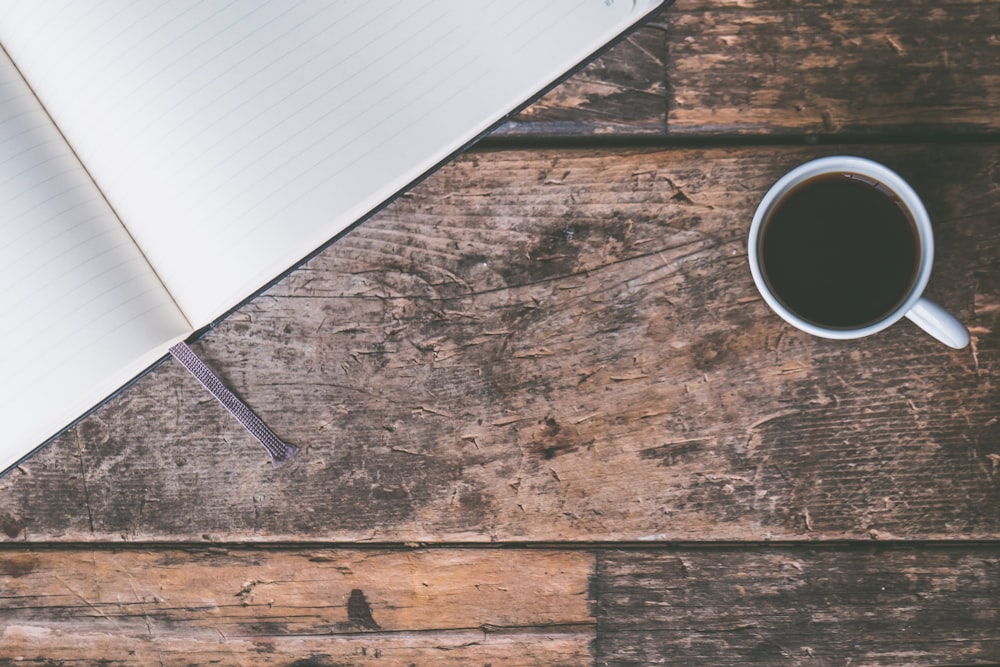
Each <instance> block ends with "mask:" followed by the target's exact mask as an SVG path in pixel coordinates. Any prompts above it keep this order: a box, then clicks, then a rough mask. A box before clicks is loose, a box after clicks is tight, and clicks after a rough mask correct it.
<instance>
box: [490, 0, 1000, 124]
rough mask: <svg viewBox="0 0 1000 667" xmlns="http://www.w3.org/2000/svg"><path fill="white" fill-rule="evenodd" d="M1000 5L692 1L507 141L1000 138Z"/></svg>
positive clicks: (556, 95) (529, 113) (535, 111)
mask: <svg viewBox="0 0 1000 667" xmlns="http://www.w3.org/2000/svg"><path fill="white" fill-rule="evenodd" d="M998 110H1000V6H998V5H997V4H996V3H990V2H966V1H961V0H954V1H949V2H936V3H931V4H929V3H927V2H924V1H922V0H908V1H905V2H904V1H897V2H892V3H886V2H877V1H873V0H846V1H844V2H837V3H829V2H821V1H817V0H726V1H723V2H710V1H707V0H678V2H677V3H676V4H675V5H674V6H673V7H671V8H670V9H669V10H667V11H666V12H663V13H662V14H660V15H659V16H658V17H657V18H656V19H655V20H654V21H653V22H652V23H651V24H650V25H648V26H645V27H643V28H641V29H640V30H638V31H637V32H635V33H634V34H633V35H631V36H630V37H629V38H628V39H627V40H626V41H625V42H623V43H621V44H619V45H617V46H616V47H614V48H613V49H611V50H610V51H609V52H608V53H606V54H605V55H603V56H601V58H599V59H598V60H597V61H596V62H595V63H593V64H592V65H590V66H588V67H587V68H586V69H584V70H583V71H582V72H580V73H579V74H577V75H575V76H574V77H572V78H571V79H569V80H568V81H567V82H566V83H565V84H563V85H562V86H560V87H559V88H557V89H556V90H554V91H552V92H551V93H549V94H548V95H547V96H545V97H544V98H543V99H542V100H540V101H539V102H538V103H536V104H534V105H533V106H531V107H530V108H529V109H528V110H526V111H525V112H524V113H522V114H520V115H519V116H517V117H516V118H515V119H514V120H513V121H511V122H510V123H508V124H506V125H505V126H503V127H502V128H500V130H499V131H498V132H497V134H496V135H494V139H496V138H499V137H520V138H522V139H523V138H528V137H543V136H572V137H583V136H593V135H602V136H608V135H610V136H656V135H660V136H670V137H710V138H713V139H714V140H717V139H718V138H719V137H720V136H723V135H753V136H776V135H778V136H789V135H798V136H801V135H814V136H837V135H844V134H848V135H854V136H891V135H903V136H908V137H914V136H920V137H926V136H931V135H935V134H943V133H951V134H963V133H964V134H970V133H971V134H982V133H988V134H995V133H996V132H997V131H998V130H1000V120H998V119H1000V113H998Z"/></svg>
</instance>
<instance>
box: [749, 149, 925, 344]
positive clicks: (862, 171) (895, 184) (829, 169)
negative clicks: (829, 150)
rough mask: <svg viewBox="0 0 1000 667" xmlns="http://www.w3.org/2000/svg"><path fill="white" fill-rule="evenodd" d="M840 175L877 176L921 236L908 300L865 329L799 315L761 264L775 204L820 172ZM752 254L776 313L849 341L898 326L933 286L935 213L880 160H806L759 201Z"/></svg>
mask: <svg viewBox="0 0 1000 667" xmlns="http://www.w3.org/2000/svg"><path fill="white" fill-rule="evenodd" d="M835 173H845V174H857V175H859V176H864V177H867V178H870V179H873V180H875V181H876V182H877V183H879V184H881V185H883V186H885V187H886V188H887V189H888V190H889V191H891V192H892V193H893V194H894V195H895V196H896V197H897V198H898V199H899V200H900V201H901V202H903V204H904V205H905V206H906V209H907V211H908V212H909V214H910V218H911V219H912V220H913V223H914V225H915V226H916V230H917V237H918V241H919V243H920V258H919V267H918V268H917V276H916V279H915V280H914V281H913V284H912V285H911V287H910V290H909V292H908V294H907V296H906V298H905V299H903V301H902V303H900V304H899V306H897V307H896V308H895V309H893V310H892V312H890V313H888V314H887V315H886V316H885V317H882V318H880V319H878V320H876V321H875V322H872V323H870V324H866V325H865V326H862V327H847V328H834V327H825V326H822V325H819V324H815V323H813V322H810V321H808V320H806V319H803V318H802V317H800V316H798V315H796V314H795V313H794V312H792V311H791V310H789V309H788V308H787V307H786V306H785V305H784V304H783V303H781V301H780V300H778V298H777V297H776V296H775V295H774V293H773V292H772V291H771V288H770V287H769V286H768V284H767V280H766V279H765V278H764V274H763V271H762V270H761V268H760V260H759V254H758V246H759V240H760V235H761V232H762V231H763V229H762V228H763V224H764V221H765V220H767V217H768V215H769V214H770V212H771V210H772V209H773V208H774V206H775V204H776V203H778V202H779V201H780V200H781V199H782V198H783V197H784V196H785V195H786V194H788V192H790V191H791V189H792V188H794V187H795V186H797V185H798V184H800V183H802V182H804V181H808V180H810V179H813V178H816V177H818V176H822V175H825V174H835ZM747 255H748V259H749V262H750V273H751V274H752V275H753V280H754V283H755V284H756V286H757V291H758V292H760V295H761V296H762V297H763V298H764V301H765V302H767V305H768V306H769V307H770V308H771V310H773V311H774V312H776V313H777V314H778V315H779V316H780V317H781V318H782V319H783V320H785V321H786V322H788V323H789V324H791V325H792V326H794V327H796V328H798V329H801V330H802V331H805V332H807V333H811V334H813V335H815V336H820V337H822V338H832V339H837V340H847V339H852V338H861V337H863V336H869V335H871V334H874V333H878V332H879V331H882V330H883V329H886V328H888V327H890V326H892V325H893V324H895V323H896V322H898V321H899V320H900V319H902V318H903V317H904V316H905V315H906V313H907V312H909V311H910V310H911V309H912V308H913V306H914V305H915V304H916V303H917V301H919V300H920V297H921V295H922V294H923V292H924V288H925V287H927V282H928V280H930V274H931V266H932V264H933V260H934V232H933V229H932V227H931V221H930V217H929V216H928V214H927V209H926V208H925V207H924V204H923V202H922V201H921V199H920V197H919V195H917V193H916V191H915V190H914V189H913V188H912V187H911V186H910V184H909V183H907V182H906V180H904V179H903V177H902V176H900V175H899V174H897V173H896V172H895V171H893V170H892V169H890V168H889V167H887V166H885V165H884V164H882V163H880V162H875V161H874V160H870V159H868V158H863V157H857V156H853V155H830V156H826V157H821V158H816V159H814V160H810V161H808V162H804V163H803V164H800V165H799V166H797V167H795V168H794V169H792V170H791V171H789V172H787V173H786V174H785V175H784V176H782V177H781V178H779V179H778V180H777V181H775V183H774V184H773V185H772V186H771V187H770V188H769V189H768V191H767V193H766V194H765V195H764V198H763V199H761V201H760V203H759V204H758V205H757V210H756V211H755V212H754V216H753V221H752V222H751V223H750V233H749V239H748V242H747Z"/></svg>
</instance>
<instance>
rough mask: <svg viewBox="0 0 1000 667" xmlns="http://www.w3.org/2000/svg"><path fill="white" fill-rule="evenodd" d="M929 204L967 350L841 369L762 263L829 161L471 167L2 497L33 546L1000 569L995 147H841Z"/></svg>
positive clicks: (843, 351) (933, 348)
mask: <svg viewBox="0 0 1000 667" xmlns="http://www.w3.org/2000/svg"><path fill="white" fill-rule="evenodd" d="M843 150H844V151H846V152H857V153H861V154H865V155H869V156H871V157H874V158H877V159H881V160H882V161H884V162H886V163H887V164H889V165H890V166H892V167H894V168H896V169H898V170H899V171H900V172H901V173H902V174H903V175H904V176H905V177H907V178H908V179H910V181H911V182H912V183H913V184H914V186H915V187H916V189H917V190H918V191H919V192H920V193H921V195H922V196H923V197H924V199H925V201H926V204H927V206H928V208H929V209H930V211H931V215H932V218H933V219H934V220H935V226H936V234H937V264H936V268H935V272H934V276H933V277H932V279H931V284H930V287H929V290H928V295H929V296H931V297H932V298H934V299H936V300H937V301H939V302H940V303H942V304H943V305H945V306H946V307H948V308H950V309H951V310H953V311H954V312H955V313H956V314H957V315H958V316H959V317H960V318H961V319H962V320H963V321H965V322H966V323H967V324H968V325H969V326H970V327H971V329H972V331H973V335H974V342H973V345H972V346H971V347H970V348H968V349H966V350H963V351H952V350H950V349H947V348H945V347H944V346H942V345H940V344H939V343H937V342H936V341H934V340H932V339H931V338H929V337H928V336H926V335H925V334H923V333H922V332H920V331H919V330H917V329H916V328H915V327H913V326H912V325H910V324H909V323H907V322H901V323H900V324H898V325H896V326H894V327H893V328H892V329H891V330H889V331H886V332H884V333H882V334H879V335H877V336H874V337H870V338H867V339H863V340H860V341H855V342H848V343H840V342H832V341H824V340H820V339H816V338H813V337H810V336H808V335H806V334H803V333H801V332H798V331H796V330H794V329H791V328H790V327H788V326H786V325H783V324H782V323H781V321H780V320H779V319H778V318H777V317H776V316H774V315H773V314H771V313H770V312H769V311H768V310H767V309H766V307H765V306H764V304H763V303H762V301H761V300H760V299H759V297H758V296H757V294H756V292H755V289H754V287H753V284H752V281H751V279H750V275H749V271H748V269H747V266H746V257H745V252H746V251H745V235H746V231H747V228H748V225H749V220H750V217H751V215H752V212H753V210H754V207H755V206H756V204H757V202H758V201H759V199H760V197H761V196H762V195H763V193H764V191H765V190H766V188H767V187H768V186H769V185H770V183H771V182H773V180H775V179H776V178H777V177H778V176H779V175H780V174H781V173H783V172H784V171H785V170H787V169H788V168H790V167H791V166H793V165H795V164H797V163H799V162H801V161H804V160H806V159H808V158H811V157H815V156H817V155H819V154H821V153H823V152H824V150H823V149H818V148H790V147H786V148H783V149H782V150H781V151H775V150H773V149H771V148H768V147H745V148H734V149H712V150H697V149H693V150H665V151H655V150H650V151H640V150H636V151H596V150H580V151H574V152H566V151H538V152H525V151H513V152H511V151H498V152H492V153H482V152H480V153H473V154H469V155H467V156H465V157H464V158H462V159H460V160H458V161H457V162H455V163H454V164H452V165H450V166H449V167H447V168H446V169H444V170H442V171H441V172H439V173H438V174H436V175H435V176H434V177H432V178H430V179H428V180H427V181H426V182H425V183H424V184H423V185H421V186H420V187H419V188H417V189H416V190H415V191H414V192H413V193H412V194H411V195H409V196H406V197H404V198H402V199H401V200H399V201H397V202H396V203H395V204H393V205H392V206H391V207H389V208H388V209H386V210H385V211H384V212H383V213H382V214H380V215H379V216H377V217H376V218H374V219H372V220H370V221H369V222H367V223H365V224H364V225H363V226H361V227H360V228H358V229H357V230H355V231H354V232H352V233H351V234H349V235H347V236H346V237H344V238H343V239H342V240H341V241H339V242H338V243H336V244H334V245H333V246H332V247H331V248H329V249H328V250H327V251H326V252H324V253H323V254H321V255H320V256H318V257H317V258H315V259H314V260H313V261H311V262H309V263H308V264H307V265H305V266H304V267H303V268H301V269H300V270H298V271H296V272H294V273H293V274H291V275H290V276H289V277H288V278H287V279H286V280H284V281H282V282H281V283H280V284H279V285H277V286H276V287H274V288H273V289H271V290H270V291H269V292H267V293H266V294H265V295H263V296H261V297H259V298H257V299H255V300H254V301H252V302H251V303H249V304H248V305H247V306H245V307H244V308H242V309H241V310H240V311H239V312H237V313H236V314H235V315H234V316H232V317H230V318H229V319H228V320H226V321H225V322H223V323H222V324H221V325H219V326H218V327H217V328H216V329H215V330H214V331H212V332H211V333H209V334H208V335H207V336H205V338H204V339H203V340H202V341H201V342H200V343H199V344H198V345H197V347H196V349H197V350H198V352H199V353H200V354H202V355H203V356H204V358H205V359H206V360H207V361H208V362H209V363H210V364H211V365H212V366H213V367H214V368H216V369H218V370H219V371H220V373H221V374H222V376H223V377H224V378H225V379H226V380H228V382H230V384H231V386H232V387H233V388H234V389H235V390H236V391H237V392H238V393H239V394H241V395H242V396H243V397H244V398H246V399H247V400H248V402H249V403H250V404H251V405H252V406H253V407H254V408H255V409H257V411H258V412H259V413H260V414H261V416H262V417H263V418H264V419H265V420H267V421H268V422H269V424H270V425H271V426H272V428H274V430H275V431H276V432H277V433H278V434H279V435H281V436H282V437H285V438H287V439H288V440H289V441H290V442H292V443H294V444H296V445H298V446H300V447H302V449H303V453H302V455H301V456H300V458H299V459H298V460H297V461H295V462H293V464H291V465H290V466H288V467H286V468H282V469H280V470H277V471H275V470H272V469H271V468H270V467H269V466H268V464H267V459H266V457H265V456H262V454H263V451H262V450H260V449H259V447H258V445H256V444H255V443H254V442H253V441H252V440H251V439H250V438H249V436H247V435H246V434H245V433H243V432H242V431H241V430H240V428H239V426H238V425H236V424H235V423H234V422H233V421H232V420H230V419H229V418H228V417H227V416H226V415H225V413H224V412H223V411H222V410H221V409H220V408H219V407H218V406H217V405H216V404H215V403H214V402H213V401H212V400H211V399H210V398H209V397H207V396H206V395H204V394H203V393H201V392H200V390H199V389H198V388H197V385H196V384H195V381H194V380H192V379H191V378H190V377H188V376H187V375H186V374H185V372H184V371H183V370H181V369H180V368H179V367H177V366H175V365H173V364H167V365H164V366H162V367H161V368H159V369H157V370H156V371H155V372H153V373H151V374H150V375H148V376H147V377H145V378H143V379H142V380H141V381H140V382H138V383H137V384H136V385H135V386H134V387H132V388H130V389H129V390H127V391H125V392H124V393H123V394H122V395H120V396H119V397H117V398H116V399H114V400H113V401H112V402H110V403H109V404H108V405H106V406H105V407H104V408H102V409H101V410H100V411H98V412H97V413H96V414H95V415H93V416H92V417H90V418H88V419H87V420H86V421H84V422H83V423H82V424H80V426H79V427H78V428H76V429H74V430H73V431H71V432H70V433H68V434H66V435H65V436H64V437H63V438H61V439H60V440H59V441H57V442H56V443H54V444H53V445H51V446H49V447H48V448H47V449H45V450H44V451H42V452H41V453H40V454H38V455H37V456H35V457H34V458H33V459H32V460H30V461H29V462H28V463H26V464H25V465H24V466H22V468H21V469H20V470H19V471H15V472H14V473H13V474H11V475H8V476H7V477H6V478H4V479H2V480H0V493H2V494H3V497H4V500H5V503H4V506H3V509H2V511H0V513H2V514H3V525H4V526H5V530H4V535H5V539H12V540H26V541H36V540H37V541H50V540H55V541H76V540H95V539H97V540H139V541H146V540H153V541H160V540H164V541H172V540H184V541H202V540H205V541H211V540H224V541H258V540H277V541H289V540H293V541H295V540H304V541H312V540H334V541H338V542H342V541H348V542H349V541H373V542H390V543H398V542H407V541H427V542H439V541H443V542H487V543H489V542H496V541H500V542H533V541H555V540H571V541H591V540H599V541H605V540H639V539H653V540H684V541H688V540H712V541H714V540H724V541H731V540H819V539H838V540H839V539H852V540H856V539H861V540H868V539H901V540H914V539H966V538H974V539H994V538H996V537H997V536H998V532H1000V514H998V513H997V512H996V511H995V510H996V507H997V501H998V493H1000V422H998V409H997V406H998V405H1000V393H998V392H1000V389H998V387H997V385H996V383H995V382H994V381H993V376H994V375H995V373H996V365H997V355H998V345H997V343H998V338H997V317H998V314H1000V307H998V304H1000V297H998V294H1000V282H998V280H1000V271H998V270H997V258H998V257H1000V227H998V226H997V225H996V217H995V211H996V210H998V208H1000V207H998V201H997V196H998V193H1000V190H998V189H997V186H996V174H997V173H998V169H997V164H998V161H1000V147H998V146H996V145H992V144H986V145H981V146H973V145H964V144H959V145H954V146H949V145H932V146H905V145H900V146H881V147H853V148H851V147H844V148H843Z"/></svg>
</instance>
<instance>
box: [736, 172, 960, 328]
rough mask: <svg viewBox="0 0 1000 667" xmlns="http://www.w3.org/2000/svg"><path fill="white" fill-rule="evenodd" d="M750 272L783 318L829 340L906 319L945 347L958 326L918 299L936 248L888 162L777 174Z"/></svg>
mask: <svg viewBox="0 0 1000 667" xmlns="http://www.w3.org/2000/svg"><path fill="white" fill-rule="evenodd" d="M748 250H749V259H750V268H751V273H752V274H753V277H754V282H755V283H756V284H757V288H758V290H759V291H760V292H761V295H762V296H763V297H764V299H765V301H767V303H768V304H769V305H770V306H771V308H772V309H773V310H775V312H777V313H778V314H779V315H780V316H781V317H782V318H784V319H785V320H786V321H788V322H789V323H791V324H792V325H794V326H796V327H798V328H800V329H802V330H804V331H808V332H809V333H812V334H815V335H818V336H823V337H826V338H839V339H846V338H858V337H860V336H866V335H870V334H872V333H875V332H877V331H881V330H883V329H885V328H886V327H888V326H890V325H891V324H893V323H894V322H896V321H897V320H899V319H901V318H902V317H904V316H906V317H909V318H910V319H911V320H913V321H914V322H916V323H917V324H918V325H919V326H921V328H923V329H925V330H926V331H927V332H928V333H930V334H931V335H933V336H935V337H936V338H938V339H939V340H941V341H942V342H944V343H946V344H948V345H951V346H952V347H956V348H958V347H964V346H965V345H967V344H968V341H969V334H968V331H967V330H966V329H965V327H964V326H962V324H961V323H960V322H958V320H956V319H955V318H954V317H953V316H951V315H950V314H949V313H948V312H947V311H945V310H944V309H942V308H941V307H940V306H937V305H936V304H934V303H932V302H930V301H928V300H926V299H923V298H922V297H921V293H922V292H923V290H924V287H925V286H926V284H927V280H928V278H929V277H930V269H931V263H932V261H933V254H934V240H933V232H932V230H931V226H930V220H929V218H928V216H927V212H926V210H925V209H924V206H923V203H922V202H921V201H920V199H919V197H918V196H917V195H916V193H915V192H914V191H913V190H912V188H910V186H909V185H908V184H907V183H906V182H905V181H904V180H903V179H902V178H901V177H900V176H899V175H898V174H896V173H895V172H893V171H891V170H890V169H888V168H887V167H885V166H883V165H881V164H878V163H876V162H872V161H871V160H866V159H864V158H857V157H850V156H834V157H827V158H820V159H819V160H813V161H812V162H808V163H806V164H804V165H801V166H799V167H798V168H796V169H794V170H792V171H791V172H789V173H788V174H786V175H785V176H784V177H783V178H781V179H780V180H779V181H778V182H777V183H775V184H774V186H772V187H771V189H770V190H769V191H768V193H767V194H766V195H765V197H764V199H763V200H762V201H761V203H760V205H759V206H758V208H757V212H756V214H755V215H754V219H753V222H752V224H751V230H750V240H749V243H748Z"/></svg>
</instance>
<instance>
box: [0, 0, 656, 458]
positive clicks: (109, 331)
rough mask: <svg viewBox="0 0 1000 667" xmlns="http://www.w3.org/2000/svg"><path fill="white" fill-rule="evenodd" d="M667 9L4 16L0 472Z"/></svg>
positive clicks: (322, 2) (3, 6)
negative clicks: (619, 38)
mask: <svg viewBox="0 0 1000 667" xmlns="http://www.w3.org/2000/svg"><path fill="white" fill-rule="evenodd" d="M662 3H663V0H546V1H545V2H536V1H535V0H513V1H504V0H474V1H471V0H460V1H459V0H413V1H411V2H403V3H388V2H370V3H366V2H358V1H346V0H341V1H327V0H299V1H292V0H289V1H288V2H265V1H263V0H240V1H238V2H231V1H222V0H220V1H219V2H203V1H202V0H144V1H142V0H105V1H104V2H75V1H73V0H24V1H23V2H17V1H15V0H10V1H6V2H3V3H0V45H2V47H3V52H0V313H3V323H4V326H3V329H2V332H0V349H2V354H3V371H4V379H3V382H2V383H0V471H2V470H5V469H7V468H9V467H10V466H12V465H14V464H15V463H16V462H17V461H18V460H19V459H21V458H22V457H23V456H25V455H26V454H28V453H29V452H31V451H32V450H33V449H35V448H36V447H38V446H39V445H40V444H42V443H43V442H44V441H46V440H47V439H48V438H50V437H52V436H53V435H54V434H56V433H58V432H59V431H60V430H62V429H63V428H65V427H66V426H67V425H69V424H70V423H72V422H73V421H74V420H75V419H77V418H78V417H80V416H81V415H82V414H84V413H85V412H86V411H88V410H89V409H91V408H92V407H93V406H94V405H95V404H97V403H99V402H100V401H101V400H102V399H104V398H106V397H107V396H108V395H109V394H111V393H113V392H114V391H115V390H116V389H118V388H120V387H121V386H122V385H123V384H125V383H127V382H128V381H129V380H131V379H132V378H134V377H135V376H136V375H137V374H139V373H140V372H141V371H142V370H143V369H145V368H147V367H148V366H150V365H151V364H152V363H154V362H155V361H156V360H158V359H160V358H162V357H163V356H164V355H165V354H166V352H167V349H168V347H169V346H170V345H171V344H173V343H175V342H177V341H179V340H182V339H184V338H186V337H189V336H190V335H192V334H193V333H194V332H196V331H198V330H199V329H202V328H204V327H205V326H207V325H209V324H211V323H212V322H213V321H214V320H216V319H217V318H219V317H220V316H222V315H223V314H225V313H226V312H227V311H229V310H231V309H232V308H234V307H235V306H236V305H238V304H239V303H241V302H242V301H244V300H245V299H247V298H248V297H249V296H250V295H252V294H253V293H254V292H256V291H258V290H260V289H261V287H262V286H264V285H266V284H267V283H269V282H270V281H272V280H273V279H274V278H275V277H277V276H279V275H280V274H282V273H283V272H285V271H287V270H288V269H289V268H290V267H292V266H294V265H295V264H296V263H298V262H300V261H301V260H302V259H303V258H304V257H305V256H307V255H309V254H310V253H312V252H313V251H315V250H316V249H317V248H318V247H320V246H322V245H323V244H324V243H326V242H328V241H329V240H330V239H331V238H333V237H335V236H336V235H337V234H338V233H340V232H341V231H343V230H344V229H345V228H347V227H348V226H349V225H351V224H352V223H354V222H356V221H358V220H359V219H361V218H363V217H365V216H366V215H367V214H368V213H370V212H371V211H372V210H373V209H375V208H377V207H378V206H380V205H381V204H383V203H384V202H385V201H387V200H388V199H390V198H392V197H393V196H394V195H395V194H398V193H399V192H400V191H401V190H403V189H404V188H405V187H406V186H407V185H408V184H411V183H413V182H414V181H415V180H417V179H419V178H420V177H421V176H422V175H423V174H425V173H427V172H428V171H429V170H431V169H433V168H434V167H435V166H437V165H439V164H440V163H441V162H442V161H443V160H445V159H447V158H448V157H449V156H451V155H454V154H455V153H456V152H457V151H459V150H460V149H462V148H463V147H465V146H467V145H468V144H469V143H470V142H472V141H473V140H475V139H476V138H477V137H479V136H481V135H482V134H483V133H484V132H486V131H487V130H488V129H490V128H491V127H493V126H495V125H496V124H497V123H498V122H499V121H501V120H502V119H503V118H504V117H505V116H507V115H508V114H509V113H510V112H512V111H513V110H515V109H517V108H519V107H521V106H523V105H524V104H525V103H526V102H527V101H529V100H530V99H532V98H533V97H535V96H537V95H538V94H539V93H540V92H541V91H542V90H543V89H545V88H547V87H548V86H550V85H551V84H552V83H553V82H554V81H556V80H558V79H559V78H561V77H562V76H563V75H564V74H565V73H566V72H568V71H569V70H571V69H573V68H574V67H576V66H577V65H578V64H579V63H580V62H581V61H583V60H585V59H587V58H588V57H589V56H591V55H592V54H593V53H594V52H595V51H597V50H599V49H600V48H601V47H603V46H605V45H606V44H607V43H608V42H610V41H612V40H614V39H615V38H616V37H617V36H619V35H621V34H622V33H623V32H624V31H626V30H627V29H628V28H629V27H630V26H632V25H633V24H634V23H636V22H637V21H639V20H640V19H642V18H643V17H644V16H645V15H646V14H648V13H649V12H651V11H652V10H654V9H655V8H656V7H657V6H658V5H660V4H662Z"/></svg>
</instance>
